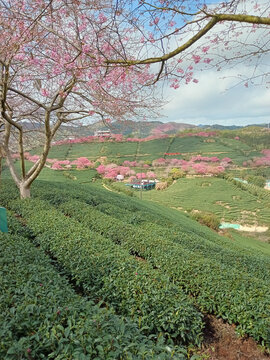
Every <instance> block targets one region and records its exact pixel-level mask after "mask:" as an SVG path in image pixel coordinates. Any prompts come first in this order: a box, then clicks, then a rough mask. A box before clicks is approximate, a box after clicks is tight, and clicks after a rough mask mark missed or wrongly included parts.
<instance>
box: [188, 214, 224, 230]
mask: <svg viewBox="0 0 270 360" xmlns="http://www.w3.org/2000/svg"><path fill="white" fill-rule="evenodd" d="M191 215H192V217H193V219H195V220H196V221H199V223H200V224H202V225H206V226H208V227H209V228H211V229H213V230H218V229H219V225H220V219H219V218H218V217H217V216H216V215H215V214H212V213H205V212H197V211H196V212H195V211H192V212H191Z"/></svg>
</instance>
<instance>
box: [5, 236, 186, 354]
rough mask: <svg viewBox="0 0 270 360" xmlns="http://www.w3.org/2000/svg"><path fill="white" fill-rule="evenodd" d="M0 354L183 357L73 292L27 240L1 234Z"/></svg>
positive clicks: (173, 349)
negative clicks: (173, 354) (173, 355)
mask: <svg viewBox="0 0 270 360" xmlns="http://www.w3.org/2000/svg"><path fill="white" fill-rule="evenodd" d="M0 288H1V292H0V310H1V311H0V357H1V359H3V360H9V359H10V360H15V359H57V360H60V359H61V360H64V359H111V360H114V359H138V360H139V359H171V357H172V355H171V354H172V353H174V352H176V353H178V355H175V357H174V358H176V359H183V358H184V357H185V356H184V354H185V353H184V351H183V350H181V349H177V348H174V347H171V349H170V352H169V351H168V350H167V349H166V347H165V344H164V342H163V341H162V339H161V338H160V340H159V341H158V342H157V344H155V343H154V342H152V341H151V340H149V339H147V338H146V337H145V336H143V335H142V332H141V331H140V330H139V329H138V327H136V325H135V324H134V323H132V322H131V321H130V320H128V319H125V318H121V317H119V316H117V315H115V314H114V313H113V311H112V310H110V309H108V308H100V304H99V305H95V304H94V303H93V302H91V301H87V300H85V299H83V298H81V297H80V296H78V295H76V294H75V293H74V291H73V290H72V289H71V288H70V286H69V284H68V282H67V280H66V279H65V278H64V277H61V276H60V275H59V273H57V271H56V270H55V268H54V267H53V266H52V265H51V263H50V260H49V259H48V258H47V257H46V256H45V255H44V254H43V253H42V251H40V250H39V249H37V248H35V247H34V246H33V245H32V244H30V242H29V241H28V240H27V239H25V238H22V237H19V236H16V235H13V236H12V235H3V234H2V235H1V234H0Z"/></svg>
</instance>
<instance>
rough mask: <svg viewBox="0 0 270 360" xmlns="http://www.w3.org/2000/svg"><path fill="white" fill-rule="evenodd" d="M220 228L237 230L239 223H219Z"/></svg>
mask: <svg viewBox="0 0 270 360" xmlns="http://www.w3.org/2000/svg"><path fill="white" fill-rule="evenodd" d="M219 228H220V229H235V230H239V229H240V225H239V224H230V223H221V224H220V225H219Z"/></svg>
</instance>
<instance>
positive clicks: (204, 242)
mask: <svg viewBox="0 0 270 360" xmlns="http://www.w3.org/2000/svg"><path fill="white" fill-rule="evenodd" d="M89 193H90V196H89ZM39 196H41V198H44V199H45V198H46V199H47V200H48V201H50V202H51V203H53V204H54V205H59V204H61V203H62V202H65V201H73V199H74V198H75V199H76V198H77V199H78V200H79V201H82V199H84V200H83V202H86V203H87V204H89V205H91V206H92V205H93V206H94V208H93V209H94V210H99V211H101V212H102V213H104V214H107V215H110V216H111V217H113V218H114V219H117V221H118V222H114V223H113V227H114V226H116V227H117V228H118V229H119V231H118V233H117V236H120V237H121V236H122V234H123V235H124V237H125V236H126V232H127V233H134V232H136V233H137V237H139V238H142V239H144V238H145V237H147V236H148V234H149V233H151V235H152V236H155V237H163V238H166V240H170V241H173V242H174V243H178V244H180V245H181V246H183V247H184V248H186V249H187V250H191V251H192V252H195V253H198V254H200V255H202V256H204V257H205V258H209V261H211V260H212V259H213V258H214V259H215V261H219V262H222V263H226V265H230V266H234V267H236V268H238V269H239V271H241V272H248V273H249V274H252V275H253V276H255V277H258V278H260V279H263V280H268V279H269V277H270V260H269V258H268V257H267V256H265V255H260V254H257V253H256V255H254V252H252V251H250V250H248V249H246V248H243V247H239V246H237V245H235V244H234V243H233V242H232V241H231V240H228V239H226V238H224V237H221V236H219V235H217V234H216V233H214V232H213V231H211V230H209V229H203V228H202V226H200V225H198V224H197V223H196V222H194V221H191V220H190V219H188V218H186V217H184V216H183V219H182V220H183V221H181V223H180V224H178V225H175V224H173V222H171V223H170V221H168V220H167V221H166V219H163V218H162V217H161V216H159V217H158V216H157V215H156V214H151V213H149V212H146V211H145V210H144V209H138V208H136V206H135V203H134V204H133V203H132V202H131V201H129V203H128V205H129V208H130V210H126V205H127V204H126V202H125V201H124V200H123V199H121V200H120V198H119V197H118V205H116V204H114V203H111V202H108V201H109V200H111V198H109V199H106V200H107V202H104V201H103V199H101V198H98V197H97V194H95V198H94V199H93V197H92V194H91V191H90V192H89V190H88V189H87V191H86V189H83V191H82V192H80V188H74V190H72V189H69V191H68V192H67V191H65V190H64V192H62V191H60V192H59V190H57V192H54V191H53V192H51V194H50V195H47V191H46V187H45V188H43V190H42V189H39ZM107 196H108V195H107ZM102 213H100V212H96V213H95V212H94V214H96V220H93V223H94V224H95V226H97V223H98V222H99V221H102V223H101V227H102V226H103V223H105V224H110V223H111V221H113V219H110V218H108V217H106V216H105V217H104V216H103V214H102ZM92 216H93V215H92ZM102 219H103V220H102ZM89 221H91V220H89ZM127 223H129V224H132V225H137V224H138V225H139V227H136V228H135V227H130V226H127ZM115 224H116V225H115ZM110 226H111V225H108V227H110ZM104 227H106V225H104ZM120 229H123V230H122V231H120ZM202 229H203V231H202Z"/></svg>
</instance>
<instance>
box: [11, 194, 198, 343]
mask: <svg viewBox="0 0 270 360" xmlns="http://www.w3.org/2000/svg"><path fill="white" fill-rule="evenodd" d="M10 206H11V208H12V209H13V210H14V211H16V212H17V214H19V215H21V216H22V217H23V218H24V219H26V220H27V226H28V227H29V228H30V229H31V231H32V232H33V233H34V235H35V236H37V237H36V241H37V242H38V243H39V244H40V245H41V247H42V248H43V249H44V250H46V251H49V252H50V253H51V254H52V255H53V256H54V257H55V258H57V261H58V263H59V264H60V265H61V266H62V267H63V268H64V269H65V271H67V272H68V273H69V274H71V275H72V278H73V280H75V281H76V282H77V284H79V285H81V286H82V287H83V289H84V291H85V292H86V293H87V294H88V295H89V296H90V297H92V298H94V299H103V300H104V301H105V302H106V303H108V304H110V305H112V306H113V308H114V309H115V310H116V311H117V313H120V314H123V315H125V316H129V317H131V318H132V319H134V320H135V321H136V322H137V323H138V324H139V326H140V327H141V328H143V329H144V332H145V333H147V334H155V336H158V334H159V333H161V334H164V335H166V337H168V338H177V342H179V343H180V344H185V345H186V344H196V345H199V343H200V341H201V332H202V328H203V322H202V316H201V314H200V313H199V312H198V311H197V310H196V309H195V307H194V305H193V304H192V302H191V300H190V299H188V297H187V296H186V295H185V294H184V292H183V291H182V290H181V289H180V288H179V287H178V286H176V285H174V284H171V282H170V279H169V277H168V276H167V275H164V274H162V273H161V272H160V271H158V270H154V269H153V268H152V266H151V265H150V264H148V263H147V262H144V261H140V260H139V259H136V258H134V257H133V256H130V255H129V253H128V251H127V250H125V249H123V248H121V247H119V246H118V245H116V244H115V243H114V242H112V241H111V240H109V239H106V238H104V237H102V236H101V235H98V234H97V233H95V232H93V231H90V230H89V229H87V228H86V226H84V225H82V224H80V223H79V222H77V221H76V220H74V219H71V218H68V217H66V216H64V215H63V214H62V213H61V212H60V211H57V210H56V209H54V208H53V207H51V206H50V205H49V204H48V203H46V202H44V201H41V200H37V199H36V200H34V199H33V200H28V201H27V200H25V201H18V200H17V201H12V202H11V203H10Z"/></svg>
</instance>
